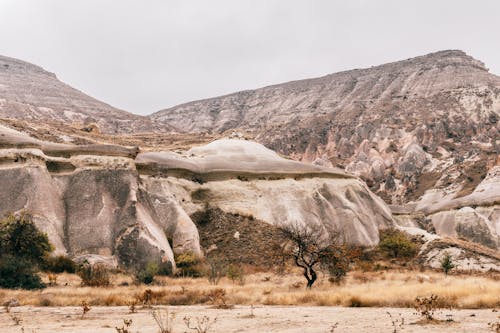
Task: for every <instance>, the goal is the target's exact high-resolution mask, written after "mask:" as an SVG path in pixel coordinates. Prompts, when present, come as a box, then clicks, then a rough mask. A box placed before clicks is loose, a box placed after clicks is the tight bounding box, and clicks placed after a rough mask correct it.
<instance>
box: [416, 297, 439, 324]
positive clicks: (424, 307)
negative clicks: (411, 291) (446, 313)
mask: <svg viewBox="0 0 500 333" xmlns="http://www.w3.org/2000/svg"><path fill="white" fill-rule="evenodd" d="M413 307H414V308H415V311H416V312H417V314H418V315H420V316H421V317H423V318H424V319H425V320H429V321H431V320H434V314H435V312H436V311H437V310H438V309H439V308H440V305H439V303H438V296H437V295H431V296H429V297H423V296H422V297H420V296H419V297H417V298H415V304H414V306H413Z"/></svg>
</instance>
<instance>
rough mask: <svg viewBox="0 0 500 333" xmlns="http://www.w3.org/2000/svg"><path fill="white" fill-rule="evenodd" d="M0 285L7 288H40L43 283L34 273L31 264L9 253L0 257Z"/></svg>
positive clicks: (42, 286)
mask: <svg viewBox="0 0 500 333" xmlns="http://www.w3.org/2000/svg"><path fill="white" fill-rule="evenodd" d="M0 287H2V288H9V289H16V288H21V289H42V288H45V284H44V283H43V282H42V280H41V279H40V277H39V276H38V275H37V274H36V269H35V268H34V266H33V264H32V263H31V262H30V261H28V260H26V259H24V258H18V257H14V256H11V255H3V256H2V257H1V258H0Z"/></svg>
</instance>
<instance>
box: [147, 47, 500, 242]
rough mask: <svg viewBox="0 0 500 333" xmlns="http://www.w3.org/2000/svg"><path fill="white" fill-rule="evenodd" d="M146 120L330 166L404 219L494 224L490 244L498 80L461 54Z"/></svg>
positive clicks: (497, 160) (452, 228)
mask: <svg viewBox="0 0 500 333" xmlns="http://www.w3.org/2000/svg"><path fill="white" fill-rule="evenodd" d="M151 118H152V119H153V120H154V121H162V122H166V123H168V124H171V125H173V126H175V127H177V128H179V129H182V130H184V131H187V132H193V133H197V132H200V133H201V132H206V131H208V132H213V133H219V132H220V133H227V132H228V131H229V132H231V131H237V132H241V133H243V135H245V136H247V137H251V138H254V139H255V140H257V141H258V142H261V143H263V144H264V145H265V146H266V147H269V148H271V149H273V150H275V151H277V152H279V153H281V154H283V155H287V156H291V157H292V158H294V159H297V160H302V161H308V162H314V163H319V164H322V165H335V166H339V167H341V168H344V169H345V170H346V171H348V172H351V173H353V174H356V175H358V176H360V177H361V178H362V179H363V180H365V181H366V183H367V184H368V185H369V187H370V189H371V190H372V191H373V192H375V193H376V194H378V195H379V196H381V197H382V198H383V199H384V200H385V201H386V202H387V203H389V204H392V205H393V210H394V211H395V212H396V213H397V214H398V216H399V217H401V218H402V219H411V220H412V221H413V222H412V223H413V225H416V224H418V223H420V224H426V225H428V228H438V229H441V231H443V232H444V230H446V231H447V233H448V234H449V235H450V236H453V237H465V238H476V239H479V238H481V236H477V235H476V236H472V234H471V232H472V230H473V229H474V230H476V231H478V230H483V231H485V230H489V231H494V234H495V236H494V237H493V239H483V240H482V241H483V243H485V244H489V246H492V247H497V246H498V244H500V238H499V236H498V234H499V231H500V207H499V202H500V198H499V194H500V177H499V174H498V168H499V167H500V156H499V153H500V121H499V119H500V77H498V76H496V75H493V74H491V73H489V72H488V69H487V68H486V67H485V65H484V64H483V63H482V62H480V61H478V60H475V59H474V58H472V57H470V56H468V55H466V54H465V53H464V52H462V51H456V50H450V51H441V52H436V53H432V54H428V55H425V56H420V57H416V58H412V59H408V60H403V61H398V62H393V63H389V64H385V65H381V66H376V67H371V68H366V69H356V70H350V71H345V72H340V73H335V74H331V75H326V76H324V77H320V78H316V79H309V80H301V81H294V82H288V83H284V84H279V85H274V86H269V87H265V88H261V89H256V90H249V91H242V92H238V93H234V94H230V95H227V96H222V97H217V98H212V99H207V100H201V101H196V102H191V103H187V104H183V105H179V106H177V107H173V108H170V109H166V110H162V111H159V112H157V113H155V114H153V115H152V116H151ZM478 198H481V199H478ZM417 222H418V223H417ZM489 231H486V233H487V234H488V233H489Z"/></svg>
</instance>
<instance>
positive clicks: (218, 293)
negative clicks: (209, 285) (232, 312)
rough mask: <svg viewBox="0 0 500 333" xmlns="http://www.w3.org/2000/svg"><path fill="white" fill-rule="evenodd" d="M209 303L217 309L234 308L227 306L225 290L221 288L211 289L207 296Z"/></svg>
mask: <svg viewBox="0 0 500 333" xmlns="http://www.w3.org/2000/svg"><path fill="white" fill-rule="evenodd" d="M207 296H208V299H209V300H210V303H211V304H213V305H214V307H215V308H217V309H232V308H233V307H234V306H233V305H230V304H227V299H226V290H225V289H222V288H217V289H213V290H211V291H209V292H208V294H207Z"/></svg>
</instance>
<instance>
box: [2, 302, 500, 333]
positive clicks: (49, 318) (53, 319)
mask: <svg viewBox="0 0 500 333" xmlns="http://www.w3.org/2000/svg"><path fill="white" fill-rule="evenodd" d="M157 309H165V307H163V308H157ZM168 309H169V311H170V313H174V314H175V318H174V319H173V322H174V327H173V328H174V329H173V330H172V333H181V332H197V331H196V330H189V329H188V328H187V327H186V325H185V323H184V320H183V318H184V317H191V319H192V323H196V319H197V318H202V317H203V316H207V317H209V318H210V321H213V320H214V319H215V318H216V321H215V323H214V324H213V325H212V327H211V328H210V329H209V330H208V331H207V332H212V333H231V332H235V333H236V332H252V333H253V332H255V333H262V332H287V333H313V332H314V333H320V332H325V333H329V332H335V333H339V332H356V333H362V332H367V333H368V332H370V333H375V332H394V328H393V325H392V323H391V319H390V318H389V315H388V314H387V312H390V313H391V314H392V316H393V319H400V318H403V319H404V325H403V326H402V327H400V328H398V329H397V332H441V333H444V332H454V333H458V332H467V333H469V332H474V333H478V332H494V331H492V330H491V328H490V327H488V323H490V322H499V321H500V318H499V312H496V310H492V309H483V310H444V311H442V312H440V313H438V314H437V315H436V318H438V319H441V320H442V321H441V322H437V323H433V324H421V323H420V324H419V323H417V322H418V321H419V317H418V316H417V315H415V314H414V310H413V309H398V308H344V307H296V306H294V307H285V306H255V307H253V309H252V307H250V306H237V307H235V308H234V309H230V310H220V309H212V308H210V307H207V306H170V307H168ZM81 312H82V310H81V308H80V307H30V306H23V307H15V308H12V309H11V312H10V314H9V313H6V312H5V310H2V312H1V313H0V332H1V333H4V332H37V333H55V332H74V333H83V332H92V333H104V332H117V330H116V328H115V327H116V326H118V327H122V326H123V320H124V319H132V325H131V326H130V331H129V332H141V333H147V332H151V333H153V332H154V333H156V332H159V330H158V327H157V326H156V324H155V322H154V320H153V317H152V316H151V310H150V309H138V312H137V313H133V314H131V313H129V309H128V307H93V308H92V309H91V310H90V311H89V312H88V313H87V314H86V315H85V317H84V318H83V319H82V318H81ZM252 313H253V315H252ZM12 316H15V317H17V318H20V319H21V323H20V325H16V324H15V322H14V320H13V319H12ZM446 319H452V320H453V321H449V322H447V321H446ZM336 323H337V327H336V328H333V327H332V326H334V325H335V324H336ZM23 329H24V331H23Z"/></svg>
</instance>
